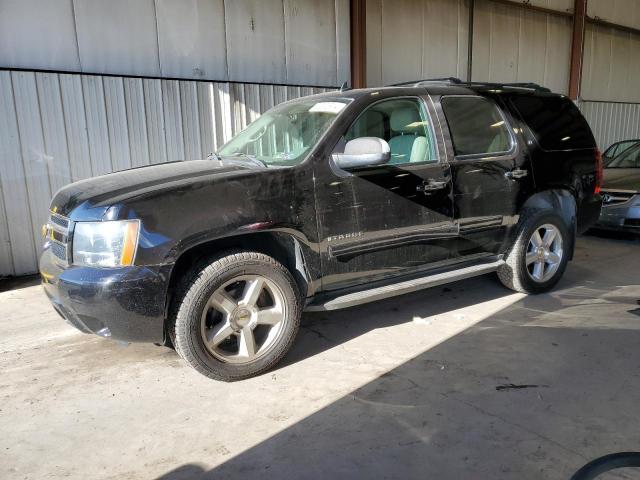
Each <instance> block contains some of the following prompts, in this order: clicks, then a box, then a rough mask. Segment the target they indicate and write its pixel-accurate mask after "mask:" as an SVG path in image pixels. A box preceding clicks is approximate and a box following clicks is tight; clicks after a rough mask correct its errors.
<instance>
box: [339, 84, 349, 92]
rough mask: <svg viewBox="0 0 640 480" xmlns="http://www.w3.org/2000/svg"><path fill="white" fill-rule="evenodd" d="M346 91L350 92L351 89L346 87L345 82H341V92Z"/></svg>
mask: <svg viewBox="0 0 640 480" xmlns="http://www.w3.org/2000/svg"><path fill="white" fill-rule="evenodd" d="M347 90H351V87H349V86H348V85H347V82H342V86H341V87H340V91H341V92H346V91H347Z"/></svg>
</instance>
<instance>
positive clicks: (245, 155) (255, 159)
mask: <svg viewBox="0 0 640 480" xmlns="http://www.w3.org/2000/svg"><path fill="white" fill-rule="evenodd" d="M231 156H232V157H243V158H246V159H247V160H250V161H252V162H253V163H255V164H256V165H260V166H261V167H264V168H269V164H267V162H265V161H263V160H260V159H259V158H258V157H256V156H255V155H249V154H248V153H242V152H235V153H233V154H232V155H231Z"/></svg>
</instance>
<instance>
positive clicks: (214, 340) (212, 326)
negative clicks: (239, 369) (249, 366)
mask: <svg viewBox="0 0 640 480" xmlns="http://www.w3.org/2000/svg"><path fill="white" fill-rule="evenodd" d="M286 321H287V312H286V302H285V296H284V293H283V292H282V290H281V289H280V287H278V285H276V283H275V282H273V281H271V280H269V279H267V278H265V277H262V276H260V275H243V276H239V277H235V278H233V279H232V280H230V281H228V282H226V283H225V284H224V285H222V286H221V287H219V288H218V289H217V290H216V291H215V292H213V294H212V295H211V297H210V298H209V300H208V302H207V304H206V306H205V308H204V311H203V312H202V320H201V335H202V340H203V342H204V345H205V347H206V348H207V350H208V351H209V352H210V353H211V354H212V355H213V356H214V357H216V358H218V359H219V360H221V361H223V362H228V363H236V364H242V363H251V362H254V361H256V360H258V359H259V358H261V357H263V356H264V355H265V354H266V353H267V352H268V351H269V350H271V349H272V348H273V346H274V345H276V344H277V343H278V340H279V338H280V336H281V334H282V332H283V331H284V324H285V322H286Z"/></svg>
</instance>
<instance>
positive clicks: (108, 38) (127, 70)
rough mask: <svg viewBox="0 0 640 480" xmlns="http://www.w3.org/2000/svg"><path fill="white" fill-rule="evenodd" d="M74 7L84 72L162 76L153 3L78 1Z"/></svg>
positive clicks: (115, 0) (111, 0)
mask: <svg viewBox="0 0 640 480" xmlns="http://www.w3.org/2000/svg"><path fill="white" fill-rule="evenodd" d="M74 6H75V17H76V29H77V35H78V45H79V51H80V63H81V65H82V69H83V71H85V72H100V73H120V74H128V75H149V76H159V75H160V62H159V59H158V34H157V31H156V14H155V5H154V1H153V0H136V1H131V0H109V1H108V2H105V1H104V0H76V1H75V2H74Z"/></svg>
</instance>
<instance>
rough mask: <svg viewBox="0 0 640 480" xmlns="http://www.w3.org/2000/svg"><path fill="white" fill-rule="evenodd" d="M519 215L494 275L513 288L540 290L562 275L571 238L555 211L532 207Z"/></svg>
mask: <svg viewBox="0 0 640 480" xmlns="http://www.w3.org/2000/svg"><path fill="white" fill-rule="evenodd" d="M523 217H524V218H522V222H521V227H520V229H519V231H518V234H517V237H516V240H515V242H514V244H513V246H512V248H511V250H510V251H509V253H508V254H507V257H506V258H505V264H504V265H503V266H501V267H500V268H499V269H498V278H500V281H501V282H502V283H503V284H504V285H505V286H506V287H508V288H511V289H512V290H515V291H517V292H522V293H543V292H546V291H548V290H550V289H551V288H553V287H554V286H555V284H556V283H558V281H559V280H560V278H561V277H562V274H563V273H564V270H565V269H566V267H567V262H568V260H569V251H570V248H571V242H573V238H572V235H571V234H570V233H569V230H568V228H567V226H566V225H565V222H564V219H563V218H562V217H561V216H559V215H557V214H556V213H553V212H548V211H539V210H533V211H529V212H525V214H524V215H523Z"/></svg>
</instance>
